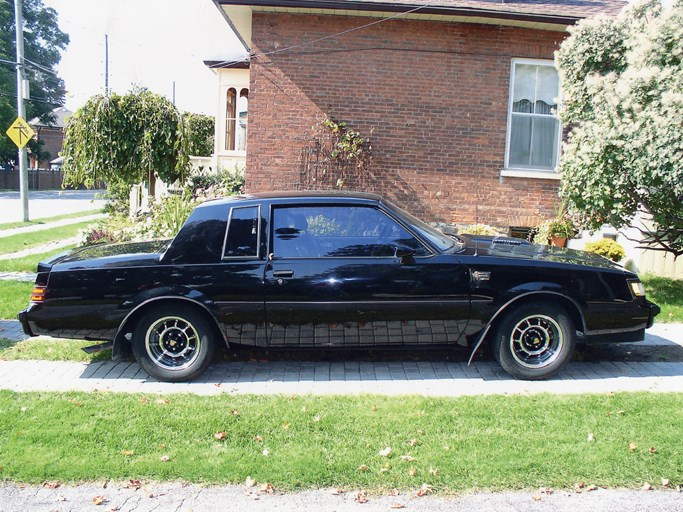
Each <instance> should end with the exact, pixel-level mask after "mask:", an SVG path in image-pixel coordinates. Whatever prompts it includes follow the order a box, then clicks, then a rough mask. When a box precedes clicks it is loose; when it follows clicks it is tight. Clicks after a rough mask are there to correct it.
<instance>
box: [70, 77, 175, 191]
mask: <svg viewBox="0 0 683 512" xmlns="http://www.w3.org/2000/svg"><path fill="white" fill-rule="evenodd" d="M185 148H186V144H185V143H184V124H183V121H182V116H181V114H180V112H178V110H177V109H176V108H175V106H174V105H173V104H172V103H171V102H170V101H168V100H167V99H166V98H164V97H162V96H159V95H157V94H154V93H152V92H150V91H148V90H146V89H141V88H137V89H134V90H132V91H131V92H129V93H128V94H125V95H123V96H120V95H118V94H112V95H111V96H102V95H98V96H93V97H92V98H90V99H89V100H88V102H87V103H86V104H85V105H84V106H83V107H81V108H80V109H78V110H77V111H76V113H75V114H74V115H73V116H72V117H71V120H70V122H69V125H68V127H67V129H66V134H65V137H64V166H63V170H64V184H65V185H73V186H79V185H85V186H88V187H92V186H94V185H95V184H96V183H97V182H100V181H104V182H106V183H107V188H108V189H109V190H110V191H114V190H116V189H119V190H121V189H127V188H129V187H130V185H133V184H135V183H139V182H146V183H148V184H149V191H150V194H152V195H153V194H154V185H155V181H156V176H158V177H159V178H161V179H162V180H163V181H165V182H167V183H173V182H174V181H176V180H177V179H179V178H183V177H184V176H185V174H186V172H187V170H188V155H187V152H186V151H185Z"/></svg>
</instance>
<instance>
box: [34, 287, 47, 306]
mask: <svg viewBox="0 0 683 512" xmlns="http://www.w3.org/2000/svg"><path fill="white" fill-rule="evenodd" d="M45 288H46V287H45V286H34V287H33V290H32V291H31V302H33V303H35V304H40V303H42V302H43V301H44V300H45Z"/></svg>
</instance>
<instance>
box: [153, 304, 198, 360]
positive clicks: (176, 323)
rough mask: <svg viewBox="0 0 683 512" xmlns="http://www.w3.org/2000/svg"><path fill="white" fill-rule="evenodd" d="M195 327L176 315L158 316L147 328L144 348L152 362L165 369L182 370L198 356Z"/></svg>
mask: <svg viewBox="0 0 683 512" xmlns="http://www.w3.org/2000/svg"><path fill="white" fill-rule="evenodd" d="M200 346H201V339H200V337H199V333H198V332H197V329H195V327H194V326H193V325H192V324H191V323H190V322H188V321H187V320H185V319H183V318H180V317H177V316H167V317H164V318H160V319H159V320H157V321H156V322H154V323H153V324H152V325H150V327H149V329H147V334H146V335H145V348H146V349H147V354H149V356H150V358H151V360H152V362H153V363H154V364H156V365H157V366H159V367H160V368H164V369H166V370H182V369H183V368H187V367H188V366H190V365H191V364H192V363H194V362H195V360H196V359H197V358H198V357H199V348H200Z"/></svg>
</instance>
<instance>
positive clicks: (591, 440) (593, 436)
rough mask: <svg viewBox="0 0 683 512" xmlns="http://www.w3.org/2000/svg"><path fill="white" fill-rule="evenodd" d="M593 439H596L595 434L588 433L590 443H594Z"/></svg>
mask: <svg viewBox="0 0 683 512" xmlns="http://www.w3.org/2000/svg"><path fill="white" fill-rule="evenodd" d="M593 441H595V435H593V434H588V442H589V443H592V442H593Z"/></svg>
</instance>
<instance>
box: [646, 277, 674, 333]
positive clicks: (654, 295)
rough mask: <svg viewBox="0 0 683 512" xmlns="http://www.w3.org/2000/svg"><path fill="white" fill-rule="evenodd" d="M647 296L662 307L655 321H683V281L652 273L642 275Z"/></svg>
mask: <svg viewBox="0 0 683 512" xmlns="http://www.w3.org/2000/svg"><path fill="white" fill-rule="evenodd" d="M640 280H641V281H642V282H643V285H644V286H645V291H646V293H647V298H648V299H650V300H651V301H652V302H655V303H657V304H658V305H659V307H661V308H662V312H661V313H660V314H659V315H658V316H657V318H656V320H655V321H657V322H683V281H682V280H680V279H669V278H666V277H657V276H653V275H642V276H640Z"/></svg>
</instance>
